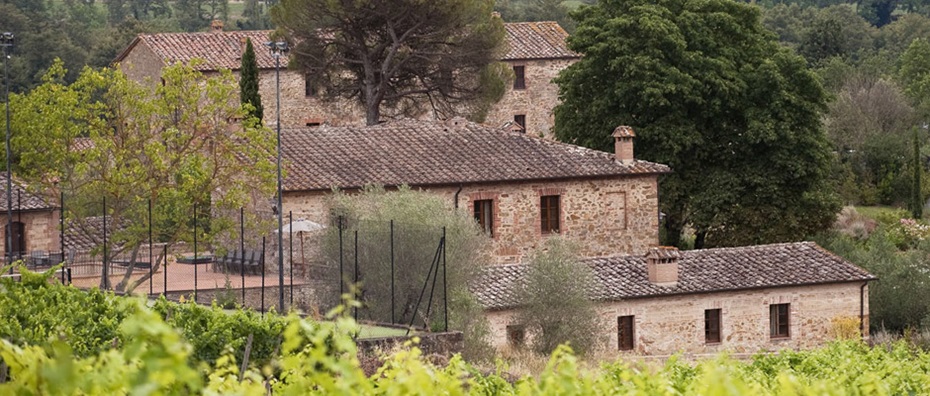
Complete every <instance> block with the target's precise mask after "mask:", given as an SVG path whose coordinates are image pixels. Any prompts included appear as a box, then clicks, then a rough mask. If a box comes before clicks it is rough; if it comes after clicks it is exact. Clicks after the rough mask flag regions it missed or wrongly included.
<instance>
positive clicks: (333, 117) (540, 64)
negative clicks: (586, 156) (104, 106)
mask: <svg viewBox="0 0 930 396" xmlns="http://www.w3.org/2000/svg"><path fill="white" fill-rule="evenodd" d="M575 61H576V60H574V59H554V60H526V61H507V62H508V64H511V65H522V66H524V67H525V68H526V69H525V70H526V72H525V73H526V74H525V77H526V89H522V90H514V89H513V87H512V86H511V87H508V89H507V92H506V93H505V94H504V97H503V98H502V99H501V101H500V102H498V103H497V104H495V105H493V106H492V108H491V110H490V111H489V113H488V117H487V119H486V121H485V123H486V124H488V125H492V126H500V125H503V124H504V123H506V122H509V121H513V120H514V115H516V114H523V115H526V122H527V133H529V134H532V135H533V136H545V137H551V136H552V134H551V129H552V125H553V122H554V118H553V115H552V109H553V108H554V107H555V105H556V104H558V87H556V85H555V84H553V83H552V79H553V78H554V77H556V76H557V75H558V73H559V71H561V70H562V69H564V68H565V67H567V66H568V65H570V64H572V63H573V62H575ZM164 66H165V64H164V61H163V60H162V59H161V58H160V57H159V56H157V55H156V54H155V53H154V52H153V51H152V50H151V49H150V48H149V46H148V44H146V43H145V41H142V42H140V43H139V44H137V45H136V46H135V48H133V49H132V51H130V52H129V54H127V56H126V57H125V59H123V61H122V63H121V67H120V68H121V70H123V72H124V73H126V75H127V76H128V77H129V78H130V79H131V80H135V81H140V82H141V81H145V80H146V78H148V79H149V82H150V83H151V84H158V83H159V82H160V81H161V69H162V68H163V67H164ZM205 74H211V73H209V72H207V73H205ZM233 75H234V76H235V77H236V78H237V79H238V78H239V73H238V71H234V72H233ZM276 81H277V80H276V75H275V70H274V69H262V70H260V71H259V87H258V90H259V93H260V94H261V97H262V106H263V107H264V116H265V118H264V119H265V124H266V125H276V124H277V121H276V117H277V114H276V111H277V107H278V106H277V98H276V93H277V89H276ZM304 81H305V80H304V76H303V74H302V73H301V72H299V71H295V70H288V69H287V65H286V64H285V65H282V67H281V72H280V87H281V126H282V127H284V128H291V127H303V126H307V125H308V124H313V123H326V124H329V125H335V126H358V125H364V124H365V112H364V109H363V108H362V106H361V105H359V104H358V103H357V101H356V100H346V99H327V98H324V97H322V96H320V95H319V94H316V95H307V91H306V86H305V82H304ZM391 114H392V111H391V110H390V109H382V115H383V116H384V117H385V118H388V119H389V118H391ZM416 118H420V119H432V118H433V115H432V113H431V112H429V111H426V112H424V113H423V114H420V115H419V116H417V117H416Z"/></svg>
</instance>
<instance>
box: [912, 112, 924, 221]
mask: <svg viewBox="0 0 930 396" xmlns="http://www.w3.org/2000/svg"><path fill="white" fill-rule="evenodd" d="M912 166H913V168H914V169H912V170H911V171H912V172H913V175H914V184H913V186H912V187H911V216H913V217H914V218H915V219H920V218H921V217H923V216H924V197H923V194H922V191H921V189H920V174H921V173H922V171H923V161H921V160H920V135H919V134H918V133H917V129H914V158H913V165H912Z"/></svg>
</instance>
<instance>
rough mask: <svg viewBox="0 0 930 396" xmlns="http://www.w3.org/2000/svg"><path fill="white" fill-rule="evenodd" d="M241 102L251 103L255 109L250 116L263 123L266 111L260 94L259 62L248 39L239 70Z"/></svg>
mask: <svg viewBox="0 0 930 396" xmlns="http://www.w3.org/2000/svg"><path fill="white" fill-rule="evenodd" d="M239 101H240V102H241V103H250V104H252V106H253V107H254V109H252V111H251V112H250V114H249V115H252V116H255V118H258V122H262V119H263V118H264V116H265V115H264V110H263V109H262V97H261V95H259V94H258V62H256V60H255V49H254V48H252V40H249V39H246V42H245V53H243V54H242V66H241V67H240V68H239Z"/></svg>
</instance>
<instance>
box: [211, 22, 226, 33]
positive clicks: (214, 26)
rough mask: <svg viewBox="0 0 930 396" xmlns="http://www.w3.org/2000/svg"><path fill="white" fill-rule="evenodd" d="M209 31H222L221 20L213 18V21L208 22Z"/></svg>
mask: <svg viewBox="0 0 930 396" xmlns="http://www.w3.org/2000/svg"><path fill="white" fill-rule="evenodd" d="M210 31H211V32H222V31H223V21H221V20H219V19H214V20H213V22H210Z"/></svg>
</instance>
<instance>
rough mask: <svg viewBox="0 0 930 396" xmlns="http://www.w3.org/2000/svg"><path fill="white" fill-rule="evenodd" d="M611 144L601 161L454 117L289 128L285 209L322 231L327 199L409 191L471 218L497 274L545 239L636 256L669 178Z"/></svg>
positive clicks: (586, 251) (623, 143) (654, 232)
mask: <svg viewBox="0 0 930 396" xmlns="http://www.w3.org/2000/svg"><path fill="white" fill-rule="evenodd" d="M614 136H615V139H617V142H618V143H617V152H616V153H605V152H601V151H596V150H590V149H587V148H583V147H578V146H574V145H570V144H565V143H559V142H555V141H552V140H548V139H540V138H537V137H533V136H529V135H527V134H524V133H520V132H515V131H510V130H506V129H501V128H493V127H489V126H485V125H481V124H476V123H471V122H467V121H465V120H464V119H461V118H455V119H452V120H449V121H444V122H440V121H412V120H407V121H397V122H390V123H384V124H381V125H376V126H370V127H331V126H321V127H316V128H296V129H287V130H285V131H283V132H282V141H283V156H284V159H285V162H286V177H285V179H284V210H285V213H287V212H288V211H294V212H297V213H300V214H301V216H302V217H304V218H305V219H307V220H311V221H314V222H317V223H323V224H328V223H330V216H331V215H330V208H329V207H328V201H327V199H326V198H327V196H328V195H329V194H330V193H331V191H332V188H334V187H336V188H339V189H342V190H349V191H352V190H356V189H359V188H361V187H364V186H365V185H369V184H377V185H383V186H385V187H389V188H390V187H393V186H399V185H404V184H406V185H409V186H411V187H414V188H423V189H426V190H428V191H431V192H433V193H435V194H438V195H441V196H443V197H445V198H446V199H447V200H448V202H449V206H450V207H455V208H460V209H462V210H466V211H468V213H471V214H474V216H475V219H476V221H477V222H478V223H479V224H480V225H481V226H482V227H484V228H485V230H486V232H487V233H488V235H489V236H490V239H491V242H492V243H493V244H494V249H493V252H494V255H495V257H496V258H497V261H498V262H500V263H515V262H519V261H521V258H522V257H523V256H524V255H525V254H526V253H528V252H529V251H531V250H533V249H534V248H536V247H537V246H539V245H540V244H541V242H543V241H544V240H545V239H546V238H547V237H549V236H552V235H561V236H563V237H565V238H567V239H570V240H574V241H577V242H578V244H579V245H580V248H581V253H582V254H583V255H585V256H590V257H593V256H603V255H612V254H617V253H626V254H642V253H644V252H645V251H646V249H647V248H648V247H650V246H655V245H656V244H658V224H659V223H658V222H659V219H658V215H659V213H658V194H657V184H656V183H657V178H658V176H659V175H661V174H663V173H667V172H669V168H668V167H667V166H665V165H660V164H655V163H651V162H646V161H640V160H636V159H634V158H633V149H632V139H633V133H632V130H630V129H629V128H618V131H617V132H616V133H614Z"/></svg>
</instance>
